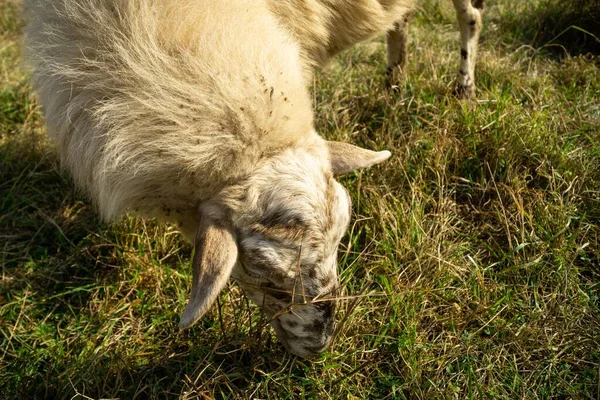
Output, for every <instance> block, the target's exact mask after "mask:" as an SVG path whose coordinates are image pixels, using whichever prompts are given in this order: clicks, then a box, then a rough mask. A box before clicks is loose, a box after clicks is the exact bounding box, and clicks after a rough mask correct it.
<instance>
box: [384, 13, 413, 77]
mask: <svg viewBox="0 0 600 400" xmlns="http://www.w3.org/2000/svg"><path fill="white" fill-rule="evenodd" d="M408 17H409V15H408V14H406V15H404V16H403V17H402V18H401V19H400V20H398V21H396V22H395V23H394V29H391V30H389V31H388V32H387V77H388V85H389V86H392V85H394V84H396V83H397V82H398V81H399V79H400V78H401V77H402V76H403V75H404V72H405V70H406V60H407V59H406V57H407V53H408Z"/></svg>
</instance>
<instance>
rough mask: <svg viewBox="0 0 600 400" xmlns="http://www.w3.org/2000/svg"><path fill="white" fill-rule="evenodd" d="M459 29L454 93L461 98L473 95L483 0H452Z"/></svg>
mask: <svg viewBox="0 0 600 400" xmlns="http://www.w3.org/2000/svg"><path fill="white" fill-rule="evenodd" d="M452 2H453V3H454V8H455V9H456V19H457V20H458V27H459V29H460V69H459V72H458V81H457V85H456V95H457V96H458V97H461V98H466V97H473V96H474V95H475V60H476V58H477V43H478V42H479V34H480V32H481V26H482V22H481V16H482V14H483V9H484V7H485V0H452Z"/></svg>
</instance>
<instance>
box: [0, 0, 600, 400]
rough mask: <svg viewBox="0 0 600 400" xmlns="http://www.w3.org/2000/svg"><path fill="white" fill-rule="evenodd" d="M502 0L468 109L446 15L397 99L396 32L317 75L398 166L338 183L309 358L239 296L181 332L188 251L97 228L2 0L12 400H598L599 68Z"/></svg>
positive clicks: (129, 222) (320, 106)
mask: <svg viewBox="0 0 600 400" xmlns="http://www.w3.org/2000/svg"><path fill="white" fill-rule="evenodd" d="M448 3H449V2H448ZM489 3H491V4H489V5H488V9H487V11H486V14H485V18H486V25H485V30H484V33H483V35H482V45H481V48H480V57H479V62H478V66H477V80H478V81H477V82H478V92H477V100H473V101H467V102H462V101H459V100H457V99H455V98H453V97H452V95H451V93H452V84H453V79H454V74H455V72H456V68H457V63H458V51H457V49H458V45H457V35H458V34H457V31H456V27H455V26H454V22H453V12H454V11H453V10H452V8H451V6H450V4H446V3H445V2H440V3H439V4H437V3H433V2H428V3H426V7H427V10H434V12H432V13H431V14H429V15H425V14H423V13H420V14H419V15H417V16H416V18H415V20H414V23H413V26H412V36H411V47H410V61H409V67H408V71H407V74H406V76H405V79H404V80H403V81H402V82H399V83H398V87H397V89H395V90H392V91H388V90H386V89H385V88H384V82H385V75H384V71H385V65H384V62H383V60H384V58H385V56H384V54H385V47H384V40H383V38H378V39H374V40H372V41H370V42H368V43H365V44H361V45H360V46H357V47H356V48H354V49H352V50H350V51H347V52H345V53H343V54H341V55H340V56H339V57H337V58H336V59H335V60H333V62H332V63H331V64H330V65H329V66H328V67H327V68H325V69H324V71H322V72H320V73H319V74H318V77H317V79H316V81H315V85H314V88H315V90H314V103H315V109H316V115H317V118H316V120H317V128H318V130H319V131H320V132H322V134H323V135H324V136H326V137H328V138H330V139H337V140H344V141H348V142H352V143H355V144H359V145H362V146H365V147H368V148H374V149H384V148H385V149H389V150H390V151H392V153H393V157H392V158H391V159H390V160H389V161H388V162H387V163H385V164H383V165H381V166H378V167H375V168H372V169H370V170H367V171H362V172H360V173H357V174H354V175H350V176H345V177H343V178H341V181H342V182H343V184H344V185H345V186H346V187H347V188H348V189H349V191H350V193H351V196H352V199H353V204H354V216H353V222H352V223H351V225H350V228H349V231H348V234H347V235H346V236H345V237H344V239H343V240H342V245H341V248H340V255H339V258H340V263H339V273H340V281H341V287H342V289H341V293H340V296H342V298H343V300H341V301H340V311H339V314H338V320H339V321H341V323H340V325H339V327H338V332H337V336H336V338H335V341H334V345H333V346H332V348H331V349H330V350H329V351H328V352H326V353H325V354H324V355H322V356H321V357H320V358H319V359H317V360H315V361H312V362H309V361H304V360H299V359H295V358H293V357H291V356H290V355H289V354H287V353H286V352H285V350H284V349H283V347H282V346H281V345H280V344H279V343H278V342H277V340H276V338H275V336H274V334H273V332H272V331H271V330H270V329H268V328H264V327H263V325H264V321H263V320H262V319H261V315H260V313H259V311H258V310H257V308H256V307H255V306H253V305H251V304H249V303H248V301H247V300H246V299H245V298H244V297H243V296H242V294H241V291H240V290H239V289H238V288H237V287H236V286H235V285H233V284H232V285H230V286H229V287H228V288H227V290H225V291H224V292H223V294H222V295H221V296H220V300H219V304H218V305H216V306H215V307H213V310H212V311H211V312H210V313H209V314H208V315H207V317H205V318H204V319H202V320H201V321H200V323H199V324H198V325H197V326H196V327H194V328H192V329H190V330H189V331H185V332H183V333H180V332H179V331H178V329H177V322H178V319H179V314H180V313H181V311H182V310H183V307H184V305H185V304H186V301H187V299H186V296H187V293H188V288H189V285H190V282H191V271H190V266H189V256H190V251H191V248H190V246H189V245H188V244H186V243H184V242H183V241H182V239H181V238H180V236H179V235H178V233H177V231H176V230H175V229H174V228H173V227H168V226H163V225H159V224H156V223H154V222H153V221H144V220H141V219H137V218H134V217H131V216H128V217H125V218H123V219H122V220H120V221H118V222H116V223H113V224H110V225H107V224H104V223H101V222H100V221H99V220H98V217H97V215H96V213H95V212H94V210H93V207H92V206H91V205H90V204H89V202H88V201H87V200H86V199H85V198H83V197H82V196H81V195H79V194H78V192H77V191H76V190H75V189H74V188H73V184H72V182H71V180H70V178H69V177H68V175H67V174H65V173H63V172H62V171H61V170H60V167H59V165H58V161H57V157H56V154H55V153H54V150H53V147H52V145H51V144H50V143H49V141H48V139H47V138H46V136H45V131H44V127H43V121H42V119H41V116H40V112H39V109H38V106H37V103H36V100H35V96H33V95H32V93H31V90H30V86H29V84H28V82H27V77H26V74H25V73H24V72H23V71H22V69H21V68H20V59H19V54H20V42H19V40H20V39H19V38H20V33H19V32H20V29H21V20H20V18H19V16H18V12H17V7H16V6H15V4H16V2H13V1H8V2H4V3H0V266H1V268H2V270H1V275H0V344H1V345H0V397H2V398H73V397H75V398H78V397H79V398H84V396H89V397H92V398H121V399H130V398H172V397H181V398H190V399H191V398H199V399H208V398H303V397H306V398H318V399H328V398H330V399H337V398H352V399H354V398H355V399H362V398H398V399H403V398H404V399H408V398H419V399H431V398H444V399H446V398H504V399H515V398H524V399H538V398H542V399H544V398H581V399H595V398H597V397H598V395H599V393H600V392H599V390H600V389H599V388H600V318H599V317H600V313H599V311H600V310H599V307H600V267H599V265H600V128H599V126H600V106H599V99H600V71H599V69H598V58H597V56H591V55H590V56H582V57H566V58H563V59H557V58H555V56H554V55H553V54H551V53H549V52H544V51H540V52H535V49H534V51H532V50H531V49H530V48H528V47H527V46H523V45H524V44H529V43H528V42H526V35H525V33H523V32H521V31H517V30H516V29H517V28H516V27H517V26H518V25H516V24H515V21H519V18H521V23H522V24H526V23H528V21H527V20H523V18H522V17H520V15H521V14H520V13H521V12H523V10H524V9H529V8H528V7H525V6H522V5H521V3H519V2H514V1H508V2H489ZM531 8H533V6H532V7H531ZM504 21H506V22H504ZM510 29H512V31H511V30H510ZM511 32H512V33H511ZM544 44H545V43H544Z"/></svg>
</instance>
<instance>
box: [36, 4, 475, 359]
mask: <svg viewBox="0 0 600 400" xmlns="http://www.w3.org/2000/svg"><path fill="white" fill-rule="evenodd" d="M455 3H461V4H463V3H464V2H462V1H458V0H456V1H455ZM413 6H414V4H413V2H412V1H407V0H401V1H394V0H378V1H375V0H360V1H356V2H347V1H344V0H308V1H299V0H227V1H223V0H179V1H177V2H169V1H162V0H129V1H119V0H26V5H25V10H26V20H27V25H26V28H25V56H26V59H27V60H28V63H29V65H30V66H31V69H32V83H33V86H34V87H35V89H36V91H37V93H38V96H39V102H40V104H41V106H42V110H43V113H44V116H45V121H46V125H47V130H48V134H49V135H50V136H51V138H52V139H53V141H54V142H55V144H56V147H57V149H58V153H59V155H60V158H61V164H62V165H63V166H64V167H65V168H66V169H67V170H68V171H69V172H70V173H71V174H72V176H73V179H74V182H75V184H76V186H77V187H79V188H80V189H81V190H82V191H83V192H84V193H86V194H87V195H88V196H89V198H90V199H91V200H92V202H93V203H94V204H95V206H96V207H97V209H98V211H99V213H100V215H101V216H102V218H103V219H105V220H112V219H115V218H118V217H119V216H121V215H122V214H123V213H125V212H126V211H133V212H136V213H137V214H139V215H141V216H148V217H155V218H158V219H159V220H162V221H166V222H172V223H176V224H178V226H179V227H180V230H181V232H182V233H183V235H184V236H185V237H186V238H187V239H188V240H190V241H191V242H192V243H193V245H194V257H193V260H192V272H193V277H192V285H191V294H190V299H189V302H188V304H187V306H186V307H185V308H184V310H183V313H182V316H181V320H180V323H179V327H180V328H181V329H186V328H189V327H190V326H192V325H193V324H194V323H196V322H197V321H198V320H199V319H200V318H201V317H202V316H203V315H204V314H205V313H206V312H207V311H208V310H209V308H210V307H211V305H212V304H213V303H214V301H215V300H216V298H217V296H218V294H219V292H220V291H221V290H222V289H223V287H224V286H225V285H226V283H227V282H228V280H229V279H230V278H233V279H234V280H235V281H237V283H238V284H239V285H240V286H241V287H242V289H243V290H244V293H245V294H246V296H247V297H248V298H250V299H251V300H252V301H254V302H255V303H256V304H258V305H259V306H261V307H262V310H263V312H264V313H266V314H267V316H268V317H269V318H270V320H271V325H272V326H273V328H274V329H275V333H276V335H277V337H278V338H279V340H280V341H281V342H282V343H283V345H284V346H285V347H286V348H287V349H288V350H289V351H290V352H291V353H293V354H296V355H298V356H301V357H311V356H314V355H316V354H318V353H320V352H322V351H323V350H324V349H325V348H326V347H327V346H328V344H329V343H330V341H331V337H332V334H333V329H334V313H335V301H334V299H335V295H336V293H337V290H338V280H337V271H336V263H337V249H338V245H339V242H340V240H341V238H342V235H343V234H344V232H345V230H346V228H347V225H348V223H349V219H350V213H351V201H350V197H349V195H348V193H347V191H346V190H345V189H344V188H343V187H342V186H341V185H340V184H339V183H338V182H337V181H336V180H335V179H334V176H336V175H340V174H344V173H348V172H351V171H354V170H356V169H359V168H367V167H370V166H372V165H375V164H377V163H380V162H383V161H384V160H386V159H387V158H388V157H390V152H388V151H378V152H376V151H371V150H367V149H362V148H359V147H356V146H353V145H350V144H346V143H340V142H331V141H326V140H325V139H323V138H322V137H321V136H319V135H318V133H317V132H316V131H315V129H314V121H313V120H314V117H313V111H312V104H311V98H310V94H309V92H308V90H307V87H308V84H309V82H310V81H311V79H312V73H313V71H314V68H315V67H316V66H318V65H320V64H322V63H324V62H326V60H327V59H328V58H330V57H331V56H332V55H333V54H335V53H337V52H338V51H340V50H342V49H343V48H345V47H347V46H349V45H351V44H353V43H355V42H357V41H359V40H363V39H365V38H367V37H369V36H372V35H374V34H376V33H378V32H381V31H382V30H386V29H393V32H395V33H390V34H389V35H388V39H389V40H388V42H389V43H391V45H392V46H395V48H394V49H392V50H391V51H390V52H389V53H388V64H389V65H390V68H395V67H396V66H402V63H403V58H402V57H404V56H402V55H401V54H400V53H402V45H398V43H399V41H398V40H397V39H393V38H395V37H400V36H401V35H402V34H403V33H402V32H404V30H403V29H404V28H403V27H404V25H402V27H401V26H400V25H398V24H397V23H396V24H394V20H395V18H401V19H402V18H403V16H405V15H407V13H408V12H409V11H410V10H411V9H412V7H413ZM461 32H462V30H461ZM469 49H471V48H469ZM390 54H391V55H390ZM469 71H470V70H469ZM472 82H473V80H472V79H471V80H470V81H466V83H469V84H470V83H472ZM469 87H470V86H465V90H466V89H468V88H469Z"/></svg>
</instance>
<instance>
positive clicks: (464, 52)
mask: <svg viewBox="0 0 600 400" xmlns="http://www.w3.org/2000/svg"><path fill="white" fill-rule="evenodd" d="M468 56H469V53H468V52H467V51H466V50H465V49H460V57H461V58H462V59H463V60H466V59H467V57H468Z"/></svg>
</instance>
